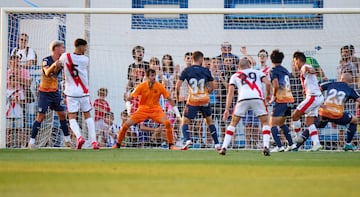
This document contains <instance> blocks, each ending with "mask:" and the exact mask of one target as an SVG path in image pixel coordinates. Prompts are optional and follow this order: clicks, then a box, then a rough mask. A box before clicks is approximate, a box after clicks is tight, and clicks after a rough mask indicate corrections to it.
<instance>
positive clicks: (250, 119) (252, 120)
mask: <svg viewBox="0 0 360 197" xmlns="http://www.w3.org/2000/svg"><path fill="white" fill-rule="evenodd" d="M241 120H242V123H243V125H244V126H259V125H260V121H259V118H258V117H257V116H255V114H254V112H253V111H252V110H249V111H247V114H246V115H245V117H241Z"/></svg>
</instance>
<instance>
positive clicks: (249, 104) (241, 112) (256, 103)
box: [233, 99, 268, 117]
mask: <svg viewBox="0 0 360 197" xmlns="http://www.w3.org/2000/svg"><path fill="white" fill-rule="evenodd" d="M248 110H253V112H254V114H255V116H262V115H267V114H268V112H267V110H266V106H265V103H264V100H261V99H251V100H243V101H239V102H238V103H236V105H235V109H234V113H233V114H234V115H235V116H240V117H245V116H246V114H247V111H248Z"/></svg>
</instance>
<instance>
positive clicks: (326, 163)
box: [0, 149, 360, 197]
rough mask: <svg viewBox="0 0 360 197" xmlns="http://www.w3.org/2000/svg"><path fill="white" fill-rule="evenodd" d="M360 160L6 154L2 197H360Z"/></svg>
mask: <svg viewBox="0 0 360 197" xmlns="http://www.w3.org/2000/svg"><path fill="white" fill-rule="evenodd" d="M359 183H360V152H327V151H321V152H301V151H300V152H286V153H273V154H272V155H271V156H270V157H264V156H263V155H262V153H261V151H242V150H240V151H231V150H230V151H228V152H227V155H226V156H221V155H219V154H218V153H216V152H215V151H213V150H189V151H169V150H165V149H118V150H109V149H102V150H99V151H93V150H86V149H85V150H80V151H76V150H69V149H38V150H24V149H22V150H11V149H2V150H0V196H1V197H16V196H19V197H20V196H21V197H33V196H34V197H42V196H44V197H45V196H46V197H48V196H59V197H60V196H61V197H63V196H65V197H69V196H86V197H99V196H144V197H145V196H146V197H153V196H156V197H162V196H196V197H202V196H204V197H205V196H206V197H212V196H221V197H229V196H291V197H295V196H302V197H305V196H317V197H320V196H326V197H328V196H346V197H350V196H360V187H359V186H360V185H359Z"/></svg>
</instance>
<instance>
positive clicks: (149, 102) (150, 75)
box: [113, 69, 180, 150]
mask: <svg viewBox="0 0 360 197" xmlns="http://www.w3.org/2000/svg"><path fill="white" fill-rule="evenodd" d="M155 78H156V71H155V70H153V69H148V70H147V71H146V81H144V82H142V83H141V84H139V85H138V86H137V87H136V88H135V90H134V91H133V92H132V93H131V94H130V95H129V96H128V97H127V98H126V100H127V101H131V100H132V99H133V98H135V97H138V96H140V102H139V107H138V109H137V110H136V111H135V112H134V113H133V114H132V115H131V116H130V118H129V119H128V120H127V121H126V122H125V123H124V124H123V125H122V126H121V129H120V130H119V133H118V137H117V143H116V144H115V145H114V146H113V148H120V145H121V142H122V141H123V139H124V137H125V134H126V131H127V130H128V128H129V127H130V126H131V125H134V124H137V123H139V122H142V121H144V120H146V119H152V120H153V121H155V122H157V123H159V124H163V125H165V128H166V138H167V141H168V143H169V149H170V150H177V148H176V147H175V145H174V144H173V131H172V127H171V123H170V121H169V119H168V118H167V117H166V114H165V113H164V112H163V110H162V108H161V106H160V97H161V95H163V97H164V98H165V99H167V100H168V101H169V102H170V104H171V105H172V106H173V110H174V112H175V114H176V116H177V118H180V113H179V109H178V108H177V106H175V102H174V101H173V99H171V97H170V93H169V92H168V91H167V90H166V88H165V87H164V86H163V85H162V84H161V83H159V82H157V81H156V80H155Z"/></svg>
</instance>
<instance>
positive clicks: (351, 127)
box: [346, 123, 357, 143]
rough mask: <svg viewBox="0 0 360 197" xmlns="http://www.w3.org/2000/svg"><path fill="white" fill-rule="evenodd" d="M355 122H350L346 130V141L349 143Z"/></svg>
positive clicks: (354, 130) (354, 128)
mask: <svg viewBox="0 0 360 197" xmlns="http://www.w3.org/2000/svg"><path fill="white" fill-rule="evenodd" d="M356 127H357V125H356V124H353V123H350V125H349V128H348V131H347V132H346V143H351V141H352V139H353V137H354V135H355V133H356Z"/></svg>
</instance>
